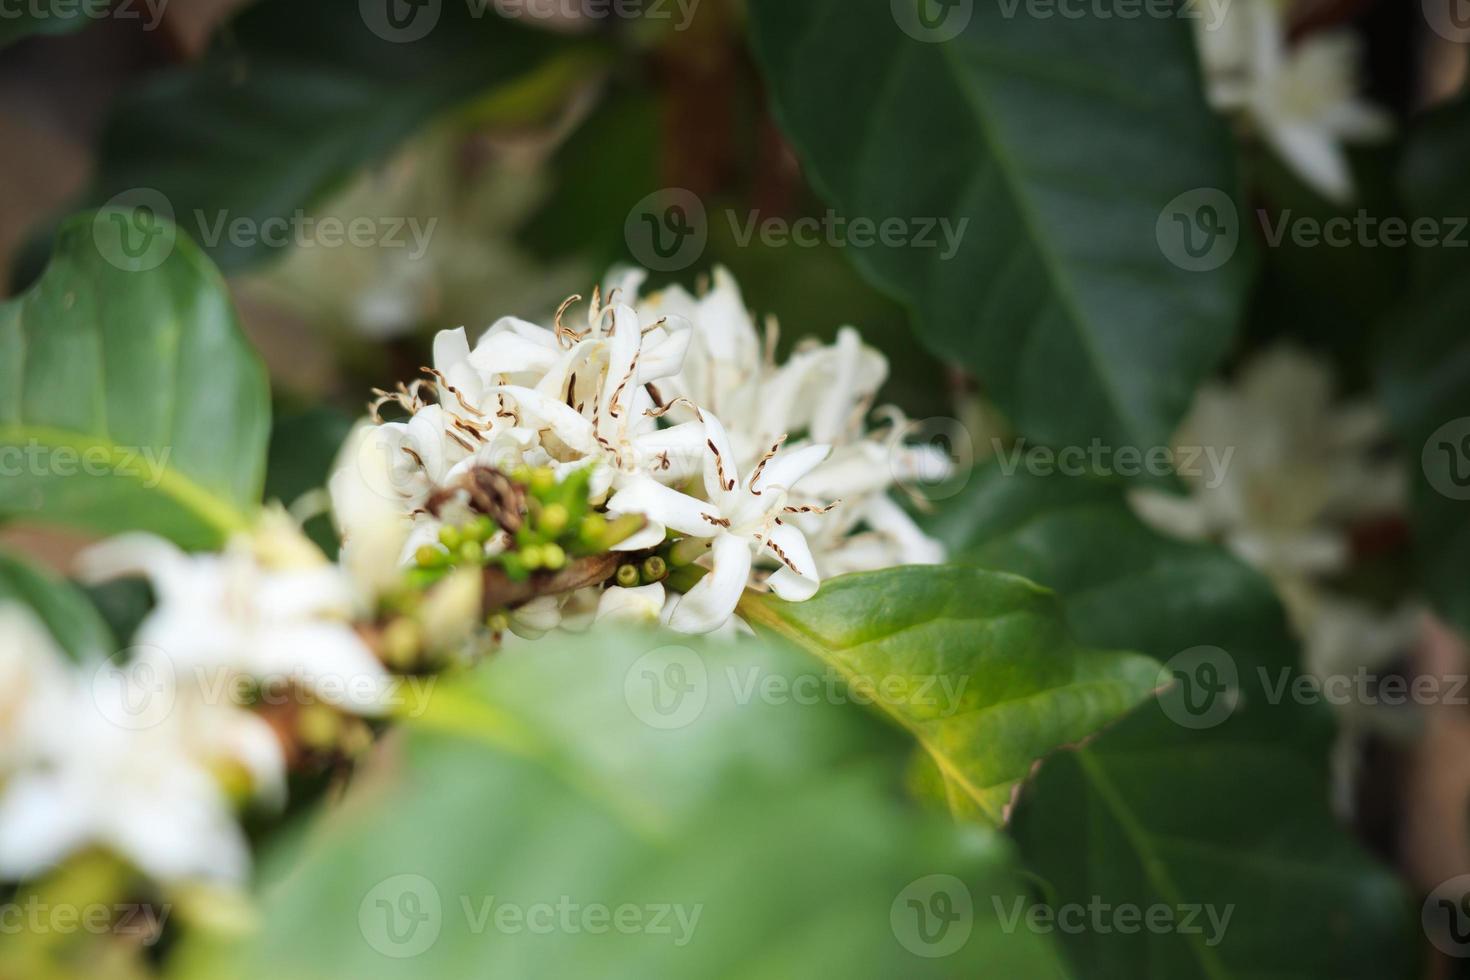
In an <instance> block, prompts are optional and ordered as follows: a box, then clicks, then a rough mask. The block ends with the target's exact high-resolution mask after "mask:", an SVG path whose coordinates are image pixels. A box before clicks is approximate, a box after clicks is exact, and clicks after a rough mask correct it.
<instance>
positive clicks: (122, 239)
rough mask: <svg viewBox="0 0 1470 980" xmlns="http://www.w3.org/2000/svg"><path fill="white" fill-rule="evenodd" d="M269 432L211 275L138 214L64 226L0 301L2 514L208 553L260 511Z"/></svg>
mask: <svg viewBox="0 0 1470 980" xmlns="http://www.w3.org/2000/svg"><path fill="white" fill-rule="evenodd" d="M269 428H270V403H269V393H268V390H267V384H266V378H265V372H264V370H263V368H262V366H261V364H260V360H259V358H258V357H257V356H256V354H255V352H254V351H253V350H251V348H250V346H249V344H248V343H247V342H246V340H245V338H244V336H243V335H242V334H241V333H240V329H239V325H238V323H237V321H236V318H235V312H234V309H233V307H232V306H231V305H230V298H229V293H228V291H227V290H226V288H225V285H224V283H223V281H222V280H221V279H220V277H219V273H218V272H217V271H216V270H215V269H214V267H213V266H212V265H210V263H209V260H208V259H206V258H205V257H204V256H203V255H202V254H200V252H199V250H198V249H197V248H195V246H194V244H193V243H192V242H191V241H189V239H188V236H186V235H182V234H178V233H177V232H176V229H175V228H174V227H173V226H172V225H169V224H167V223H165V222H162V221H160V220H158V219H156V218H149V217H147V216H146V214H145V213H144V212H141V211H105V212H98V213H97V214H96V215H95V216H94V215H85V216H82V217H78V218H74V219H72V220H71V221H69V222H67V223H66V225H65V226H64V227H63V229H62V232H61V236H60V238H59V240H58V244H57V249H56V254H55V257H54V258H53V259H52V262H51V265H50V266H49V267H48V269H47V271H46V274H45V275H44V276H43V277H42V279H41V280H40V282H38V283H37V284H36V285H35V286H33V287H32V288H31V289H30V290H29V291H28V292H26V293H25V294H24V295H22V296H20V297H18V298H17V299H15V300H12V301H11V302H9V303H7V304H5V305H4V306H3V307H0V465H3V466H4V467H5V468H6V470H5V475H4V478H3V479H0V515H3V516H7V517H12V518H16V519H20V520H27V521H35V522H40V523H48V524H65V525H71V526H75V527H80V528H85V529H88V530H92V531H98V532H103V533H110V532H116V531H124V530H129V529H143V530H148V531H153V532H156V533H158V534H163V535H165V536H168V537H170V538H173V539H174V540H176V541H178V542H179V543H181V544H184V545H186V546H198V547H205V546H209V545H213V544H216V543H218V542H219V541H220V540H221V539H222V538H223V537H224V536H225V535H227V534H228V533H229V532H231V531H234V530H238V529H240V528H242V527H244V526H245V525H246V524H247V523H248V521H249V519H250V516H251V514H252V513H253V511H254V510H255V509H256V508H257V507H258V506H259V502H260V492H261V485H262V482H263V480H264V476H265V449H266V435H267V433H268V431H269Z"/></svg>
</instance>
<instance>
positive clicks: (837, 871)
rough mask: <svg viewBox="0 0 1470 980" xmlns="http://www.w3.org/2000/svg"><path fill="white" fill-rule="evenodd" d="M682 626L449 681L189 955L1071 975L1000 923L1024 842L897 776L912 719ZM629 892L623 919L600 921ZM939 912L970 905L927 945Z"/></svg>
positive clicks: (384, 964) (368, 965)
mask: <svg viewBox="0 0 1470 980" xmlns="http://www.w3.org/2000/svg"><path fill="white" fill-rule="evenodd" d="M686 640H688V638H683V637H672V636H668V635H658V634H652V633H649V634H628V635H619V634H617V633H610V634H599V636H598V637H597V638H596V640H595V641H593V640H591V639H590V638H589V639H583V640H566V641H565V642H564V643H563V644H562V645H560V646H557V645H547V644H537V645H536V647H535V649H534V650H532V649H530V648H522V649H520V650H508V651H506V652H505V654H503V655H502V656H501V657H500V658H499V659H497V660H496V661H494V662H492V663H489V664H487V665H485V666H483V667H482V668H480V669H479V670H477V671H476V672H475V673H474V674H473V675H471V676H470V677H468V678H466V679H464V680H462V681H460V682H457V683H454V684H453V685H452V686H451V685H449V684H446V685H444V686H441V688H440V689H439V690H436V691H435V692H433V694H432V696H431V697H430V698H429V699H428V702H427V704H428V711H427V713H426V714H425V715H424V716H423V717H422V718H420V719H418V720H416V721H415V720H410V721H408V722H406V728H407V738H406V739H405V740H404V744H402V745H397V746H393V749H394V751H392V752H390V753H388V754H387V755H386V756H385V757H384V758H381V759H379V760H378V763H379V765H378V768H377V770H376V771H374V772H369V773H365V774H364V778H363V779H362V781H361V785H360V787H359V791H358V792H357V794H356V798H355V799H353V798H349V799H348V800H347V801H345V804H344V805H343V806H342V807H340V808H338V809H337V810H336V811H335V812H333V813H331V814H330V815H328V816H327V817H326V818H325V819H324V820H323V821H322V822H321V824H320V825H319V826H318V827H316V828H314V831H313V832H312V833H311V834H310V835H309V836H308V838H307V839H305V840H304V841H302V842H300V843H299V844H298V845H297V846H293V847H292V848H291V849H290V851H289V853H284V854H278V855H277V858H276V859H275V860H273V861H270V862H268V865H267V868H266V869H265V872H264V876H265V878H266V879H267V881H268V882H270V884H268V885H267V886H266V888H265V890H264V892H263V894H262V898H261V902H262V906H263V909H262V911H263V916H264V920H263V922H262V923H261V928H260V930H259V932H258V933H257V934H255V935H252V936H249V937H246V938H245V940H244V941H243V942H242V943H241V944H240V945H239V946H238V947H236V948H235V949H233V950H228V949H227V950H225V951H223V952H220V951H218V950H216V951H212V952H211V951H208V950H197V949H196V950H192V951H186V955H185V956H184V957H183V963H182V966H183V968H182V969H180V970H179V971H178V972H179V974H180V975H183V976H208V977H210V978H218V977H230V976H241V977H261V976H269V977H273V978H277V980H295V978H327V977H374V978H379V980H391V978H394V977H405V978H410V977H411V978H414V980H420V978H446V980H448V978H460V977H487V976H504V977H558V976H560V977H592V976H596V977H637V978H645V977H681V978H686V977H687V978H697V977H728V976H751V977H760V976H803V975H814V974H817V973H821V974H823V975H833V976H875V977H878V976H884V977H896V976H904V977H921V976H936V977H938V976H994V977H1028V978H1031V977H1038V978H1040V977H1055V976H1059V975H1060V972H1059V968H1058V963H1057V961H1056V960H1055V958H1054V954H1053V952H1052V951H1051V948H1050V946H1049V944H1048V942H1047V941H1046V939H1045V938H1044V937H1041V936H1037V935H1034V934H1031V933H1029V932H1027V931H1026V930H1024V929H1022V930H1017V931H1013V932H1011V933H1009V934H1007V933H1005V932H1004V931H1003V929H1002V927H1001V925H1000V922H999V920H998V916H997V914H996V909H997V907H999V908H1007V907H1009V906H1011V905H1012V904H1013V903H1014V902H1015V901H1016V900H1017V899H1018V897H1019V896H1022V895H1023V894H1024V888H1023V886H1022V885H1021V884H1019V882H1018V881H1017V879H1015V878H1014V877H1013V876H1012V874H1011V872H1010V871H1009V870H1008V865H1009V854H1008V848H1007V847H1006V845H1005V843H1004V842H1003V841H1002V840H1000V839H998V838H997V837H996V836H995V835H993V834H992V833H990V832H987V831H984V830H981V829H979V828H975V827H956V826H954V825H953V824H952V823H950V822H949V821H947V820H943V819H941V818H938V817H937V816H935V815H932V814H928V813H925V812H923V811H920V810H917V809H915V808H914V807H913V806H912V805H911V804H908V803H905V802H903V800H902V797H901V796H900V795H899V794H898V793H897V792H896V778H897V770H898V767H899V762H900V760H901V757H902V754H903V750H904V749H905V748H906V747H905V746H904V745H903V744H902V740H901V739H899V738H897V737H896V736H895V735H894V733H892V732H891V731H890V730H889V729H888V728H887V727H886V726H884V725H882V724H881V723H879V722H877V721H876V720H875V719H872V718H871V717H870V716H868V715H867V714H866V713H864V712H861V711H857V710H853V709H852V708H850V707H848V706H845V705H841V704H834V703H827V702H826V701H820V702H818V703H815V704H807V703H799V702H798V701H796V700H794V699H792V698H790V697H786V696H782V697H779V698H778V697H775V696H773V695H772V694H771V693H770V692H771V691H772V690H774V688H773V687H772V685H771V683H770V682H773V681H781V682H784V683H786V684H792V685H794V684H795V683H796V682H797V680H798V679H799V678H800V677H802V676H803V671H804V670H807V669H808V662H807V661H806V660H805V659H804V658H801V657H799V655H796V654H794V653H790V652H785V651H765V650H762V649H761V648H760V647H758V646H757V645H755V644H754V643H746V644H742V645H741V646H739V647H734V646H725V647H723V648H721V647H716V646H705V645H701V644H699V643H698V642H697V641H689V642H691V643H693V644H694V645H693V646H684V645H682V644H683V643H684V642H685V641H686ZM671 641H672V642H675V643H678V644H681V645H674V646H670V645H668V644H670V642H671ZM751 680H754V681H755V682H756V683H755V686H754V687H750V686H748V682H749V681H751ZM761 692H765V693H764V694H763V693H761ZM661 709H662V710H663V711H664V712H665V713H660V711H661ZM932 876H949V877H939V878H935V877H932ZM939 888H948V889H950V890H951V891H950V897H951V898H952V899H954V900H953V901H951V902H950V904H949V905H948V907H947V908H946V906H945V902H946V901H947V900H946V899H944V898H938V899H936V898H935V896H936V895H937V894H939V891H938V889H939ZM911 901H912V902H913V903H914V904H913V905H911V904H910V902H911ZM625 904H626V905H628V906H630V908H632V909H636V910H637V911H636V912H632V911H630V912H625V913H623V914H624V916H625V917H627V918H626V921H627V922H628V923H629V924H628V926H626V927H625V928H618V927H615V926H614V925H612V924H610V923H609V921H608V919H607V918H604V919H602V921H601V923H600V924H597V922H596V921H595V920H592V919H587V918H584V916H587V915H605V914H606V913H607V912H611V913H614V914H616V910H617V909H618V908H619V907H620V906H623V905H625ZM547 907H549V909H548V908H547ZM559 907H564V908H565V909H566V911H565V912H562V911H558V908H559ZM538 908H540V909H542V910H541V911H535V909H538ZM659 908H663V909H664V911H663V912H659V911H657V910H658V909H659ZM502 909H505V910H506V911H505V912H504V913H502V911H501V910H502ZM599 909H600V910H605V912H598V911H597V910H599ZM669 909H672V911H669ZM931 910H932V911H933V912H935V913H947V914H948V915H949V916H950V919H949V922H948V925H947V927H946V926H945V925H942V924H941V923H940V922H939V920H937V919H929V920H925V921H926V924H927V925H928V926H930V927H931V928H932V929H934V931H933V932H931V933H930V934H929V939H928V940H927V941H926V940H925V939H924V938H923V937H922V936H920V935H919V934H918V933H917V932H915V931H914V928H913V924H914V923H915V922H917V919H916V918H915V916H916V914H927V913H928V912H930V911H931ZM635 914H636V915H639V916H641V919H640V922H639V923H634V922H633V919H632V916H633V915H635ZM500 915H505V916H506V917H505V918H503V919H501V918H498V916H500ZM654 915H657V916H658V919H657V921H656V922H655V921H653V916H654ZM681 915H682V918H681ZM696 915H697V919H696V918H695V916H696ZM520 916H525V917H526V918H520ZM614 921H616V920H614ZM395 930H396V931H395ZM950 945H952V946H953V947H954V948H953V949H952V950H950V949H949V946H950Z"/></svg>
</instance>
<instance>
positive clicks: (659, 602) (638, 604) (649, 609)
mask: <svg viewBox="0 0 1470 980" xmlns="http://www.w3.org/2000/svg"><path fill="white" fill-rule="evenodd" d="M666 600H667V595H666V594H665V592H664V587H663V586H662V585H661V584H659V583H657V582H655V583H654V584H652V585H639V586H634V587H633V588H621V587H614V588H609V589H605V590H604V591H603V593H602V597H601V599H600V600H599V602H598V603H597V622H599V623H645V624H647V623H656V622H658V621H659V617H660V616H661V615H662V614H663V611H664V603H665V601H666Z"/></svg>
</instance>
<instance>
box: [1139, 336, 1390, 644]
mask: <svg viewBox="0 0 1470 980" xmlns="http://www.w3.org/2000/svg"><path fill="white" fill-rule="evenodd" d="M1383 436H1384V427H1383V422H1382V420H1381V419H1380V418H1379V416H1378V415H1377V413H1376V412H1375V411H1374V410H1373V409H1371V408H1369V407H1368V406H1366V405H1358V404H1349V405H1339V404H1337V403H1335V401H1334V393H1333V388H1332V375H1331V372H1330V370H1329V369H1328V367H1327V366H1326V365H1325V364H1323V363H1322V362H1320V361H1317V360H1314V359H1313V358H1311V357H1309V356H1307V355H1305V354H1303V353H1301V352H1299V351H1297V350H1295V349H1293V348H1291V347H1285V346H1282V347H1276V348H1273V349H1271V350H1268V351H1266V352H1265V353H1263V354H1261V355H1260V356H1258V357H1257V359H1256V360H1255V361H1253V362H1251V363H1250V364H1248V365H1247V366H1246V367H1245V368H1244V369H1243V370H1242V371H1241V373H1240V377H1239V379H1238V380H1237V382H1236V383H1235V384H1234V385H1228V386H1227V385H1222V384H1210V385H1206V386H1205V387H1204V388H1202V389H1201V390H1200V393H1199V395H1198V397H1197V399H1196V401H1195V405H1194V408H1193V409H1192V410H1191V412H1190V415H1189V417H1188V418H1187V419H1186V420H1185V422H1184V424H1183V426H1181V429H1180V432H1179V434H1178V436H1176V439H1175V441H1176V443H1177V445H1178V449H1179V452H1178V456H1177V458H1179V459H1186V458H1192V459H1196V460H1198V461H1200V462H1199V465H1198V466H1197V468H1195V469H1192V470H1190V471H1189V472H1186V473H1183V474H1181V475H1182V476H1183V477H1184V478H1185V480H1186V481H1187V482H1188V484H1189V489H1190V493H1189V495H1188V496H1187V497H1173V496H1170V495H1167V494H1163V493H1160V492H1157V491H1136V492H1135V493H1134V494H1132V497H1131V499H1132V502H1133V504H1134V507H1135V509H1136V510H1137V511H1138V513H1139V515H1140V517H1142V518H1143V519H1144V520H1146V521H1147V522H1148V523H1150V524H1152V525H1153V526H1154V527H1156V528H1158V529H1160V530H1162V531H1164V532H1166V533H1170V534H1174V535H1176V536H1179V537H1185V538H1203V537H1219V538H1221V539H1222V540H1223V541H1224V542H1225V544H1226V545H1227V546H1228V547H1229V548H1230V549H1231V550H1232V551H1233V552H1235V554H1236V555H1237V556H1239V557H1240V558H1241V559H1242V560H1244V561H1245V562H1247V563H1248V564H1250V565H1253V566H1255V567H1256V568H1259V569H1261V570H1262V571H1264V572H1265V573H1266V574H1268V575H1269V576H1271V577H1272V579H1273V580H1274V581H1275V582H1276V584H1277V587H1278V589H1279V590H1280V591H1281V593H1282V596H1283V598H1284V599H1285V600H1286V601H1287V604H1288V606H1289V607H1290V608H1292V609H1293V611H1294V612H1295V611H1296V610H1298V609H1301V608H1302V607H1303V606H1304V605H1305V604H1306V603H1307V602H1308V601H1310V598H1311V593H1312V591H1313V590H1314V585H1313V581H1314V579H1315V578H1316V577H1318V576H1321V575H1324V574H1330V573H1333V572H1337V571H1341V570H1342V569H1343V568H1345V567H1346V565H1347V562H1348V559H1349V557H1350V549H1349V538H1348V530H1347V525H1348V524H1349V522H1350V521H1352V520H1354V519H1356V518H1359V517H1363V516H1371V515H1377V514H1384V513H1390V512H1393V511H1395V510H1397V509H1398V508H1399V507H1401V505H1402V500H1403V497H1404V485H1403V480H1402V476H1401V473H1400V469H1399V467H1398V466H1396V465H1394V463H1393V461H1392V460H1380V459H1378V458H1377V457H1376V456H1375V453H1374V450H1375V448H1376V447H1377V445H1378V444H1379V442H1380V441H1381V440H1382V439H1383ZM1202 449H1203V450H1208V452H1206V453H1201V452H1200V451H1199V450H1202ZM1295 618H1296V619H1297V621H1298V623H1299V624H1300V623H1301V622H1303V619H1302V617H1295Z"/></svg>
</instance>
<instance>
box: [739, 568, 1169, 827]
mask: <svg viewBox="0 0 1470 980" xmlns="http://www.w3.org/2000/svg"><path fill="white" fill-rule="evenodd" d="M740 609H741V613H742V615H744V616H745V617H746V619H748V620H749V621H751V622H752V623H754V624H755V625H757V626H762V627H765V628H767V629H770V630H772V631H774V632H775V633H777V634H778V635H780V636H782V637H784V638H786V639H787V640H790V641H792V642H794V643H795V644H796V645H797V646H799V647H801V648H802V649H803V650H806V651H807V652H808V653H810V654H812V655H813V656H815V657H817V658H818V659H819V660H821V661H822V662H823V663H824V664H826V665H827V666H828V667H829V668H830V669H832V670H833V671H835V672H836V673H837V674H838V675H839V676H840V677H841V678H842V679H843V680H844V681H845V682H846V683H847V685H848V686H849V687H850V688H851V689H852V690H853V691H854V693H855V696H860V697H861V698H862V700H863V701H865V702H866V701H871V703H873V704H874V706H875V707H876V708H878V710H880V711H882V712H883V713H884V714H885V715H887V716H889V717H890V718H891V719H892V720H894V721H896V722H897V723H898V724H899V725H901V726H903V728H904V729H906V730H907V731H908V732H909V733H910V734H911V735H912V736H913V737H914V738H915V739H916V740H917V741H918V743H919V746H920V747H921V748H922V749H923V751H924V753H925V754H926V755H927V756H928V757H929V758H930V759H932V760H933V762H934V765H935V766H937V767H938V769H939V771H940V773H941V774H942V776H943V780H944V786H945V791H946V797H947V799H948V802H949V806H950V809H951V810H952V811H953V812H954V813H955V814H956V815H973V816H979V817H980V818H981V819H984V820H988V821H990V822H992V823H996V824H998V823H1000V822H1001V821H1002V820H1003V817H1004V812H1005V810H1006V807H1007V804H1008V803H1009V802H1010V800H1011V796H1012V794H1013V792H1014V790H1015V787H1016V783H1017V782H1018V781H1019V780H1021V779H1023V778H1024V777H1025V776H1026V774H1027V773H1028V772H1029V771H1030V769H1031V766H1032V764H1033V763H1034V762H1035V761H1036V760H1037V759H1039V758H1041V757H1042V756H1043V755H1045V754H1046V753H1048V752H1051V751H1052V750H1054V749H1056V748H1058V747H1059V746H1062V745H1065V744H1067V743H1069V742H1075V741H1077V740H1079V739H1082V738H1085V737H1087V736H1088V735H1091V734H1093V733H1094V732H1096V731H1097V730H1098V729H1099V728H1101V727H1102V726H1103V725H1105V724H1107V723H1108V722H1111V721H1114V720H1116V719H1117V718H1118V717H1119V716H1120V715H1122V714H1123V713H1125V712H1126V711H1128V710H1129V709H1130V708H1132V707H1134V706H1135V705H1137V704H1138V703H1139V702H1141V701H1143V700H1145V699H1146V698H1147V697H1148V696H1149V694H1150V693H1151V692H1152V690H1153V688H1154V686H1155V684H1156V683H1157V682H1158V677H1159V668H1158V664H1156V663H1154V662H1153V661H1152V660H1149V659H1148V658H1147V657H1141V656H1138V655H1136V654H1131V653H1111V652H1101V651H1096V650H1086V649H1083V648H1082V647H1081V646H1079V645H1078V644H1077V643H1076V641H1074V640H1073V639H1072V637H1071V635H1070V633H1068V631H1067V628H1066V626H1065V624H1064V623H1063V621H1062V617H1061V615H1060V610H1059V608H1058V606H1057V602H1056V599H1055V597H1054V596H1052V595H1051V594H1050V593H1049V592H1047V591H1046V590H1045V589H1042V588H1039V587H1038V586H1036V585H1034V584H1033V583H1031V582H1028V581H1026V580H1025V579H1021V578H1017V577H1015V576H1011V575H997V574H995V573H991V572H985V571H981V570H979V569H975V568H965V567H960V566H908V567H902V568H895V569H889V570H887V571H882V572H869V573H864V574H859V575H845V576H842V577H840V578H836V579H833V580H831V581H828V582H824V583H823V584H822V588H821V590H820V591H819V592H818V593H817V594H816V596H815V597H814V598H812V599H809V600H807V601H806V602H800V603H791V602H783V601H782V600H780V599H776V598H774V597H771V596H760V597H758V596H754V595H753V594H752V595H749V596H747V598H746V600H745V601H743V602H742V603H741V606H740Z"/></svg>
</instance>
